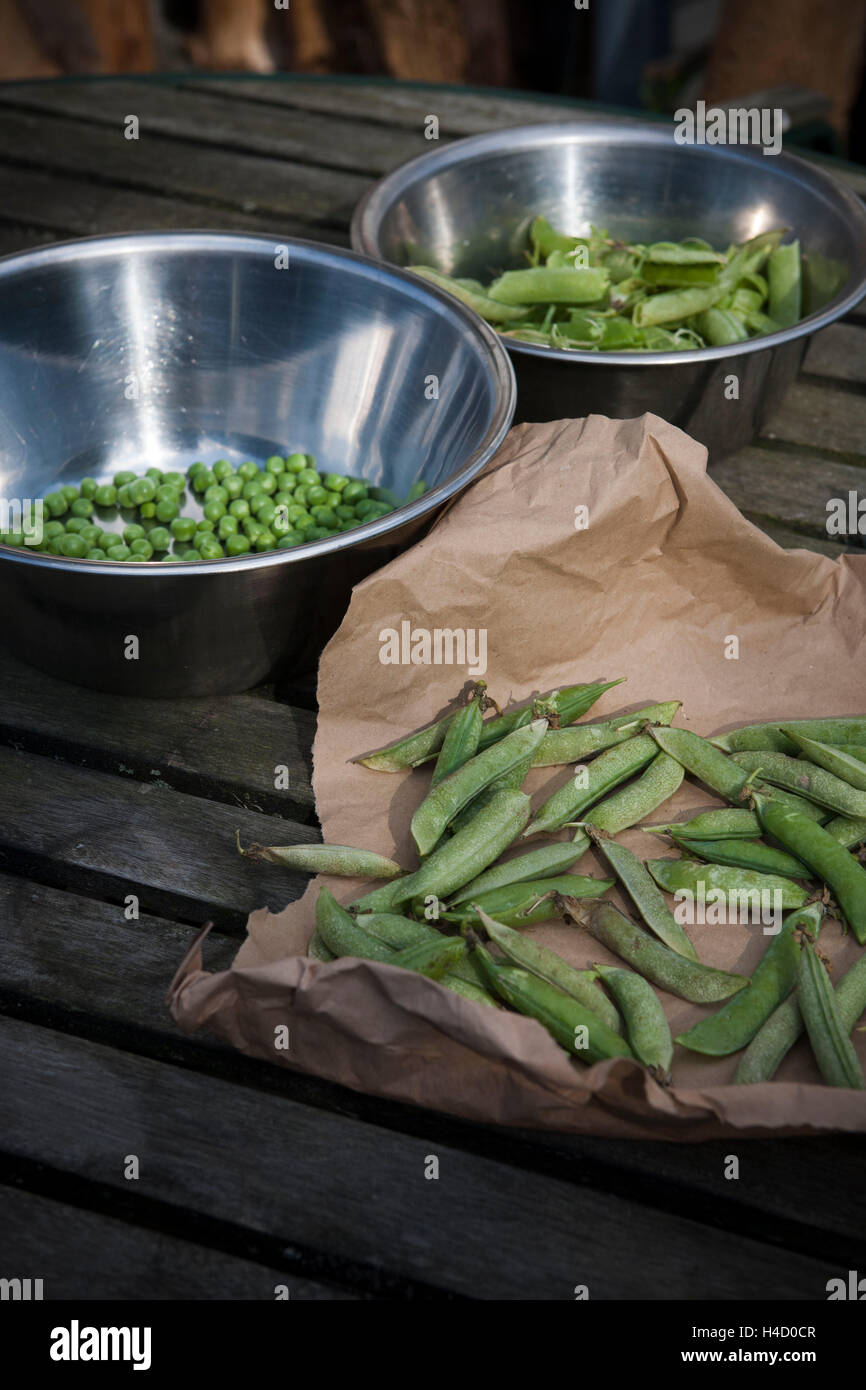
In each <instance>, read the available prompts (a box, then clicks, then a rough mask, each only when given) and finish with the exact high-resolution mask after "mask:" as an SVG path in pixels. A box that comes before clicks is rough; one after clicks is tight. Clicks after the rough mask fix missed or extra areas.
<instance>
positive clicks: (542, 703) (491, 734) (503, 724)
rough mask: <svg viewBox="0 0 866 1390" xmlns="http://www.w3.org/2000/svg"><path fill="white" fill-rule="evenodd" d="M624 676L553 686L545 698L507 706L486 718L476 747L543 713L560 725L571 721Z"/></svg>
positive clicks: (494, 740) (496, 739) (527, 722)
mask: <svg viewBox="0 0 866 1390" xmlns="http://www.w3.org/2000/svg"><path fill="white" fill-rule="evenodd" d="M624 679H625V677H624V676H620V677H619V679H618V680H615V681H592V682H591V683H590V684H589V685H569V686H566V687H565V688H564V689H562V690H554V691H553V692H552V693H551V694H550V695H547V696H545V697H544V699H538V700H533V701H531V702H530V703H529V704H528V705H524V706H523V708H522V709H516V710H509V711H508V713H507V714H500V715H498V716H497V717H496V718H495V719H488V720H487V721H486V722H485V724H484V725H483V727H482V730H481V737H480V739H479V740H478V751H479V753H481V752H483V751H484V749H485V748H489V747H490V744H491V743H497V742H498V741H499V739H502V738H504V737H505V735H506V734H510V733H513V732H514V730H515V729H521V728H523V726H524V725H525V724H531V722H532V720H533V719H536V718H537V717H538V715H545V716H546V717H547V718H548V719H550V720H555V721H556V722H557V723H558V724H559V725H562V726H564V725H566V724H573V723H574V721H575V719H579V718H580V717H581V715H582V714H586V712H587V710H590V709H591V708H592V706H593V705H594V704H595V703H596V701H597V700H599V699H600V698H601V696H602V695H603V694H604V692H605V691H606V690H612V689H613V687H614V686H615V685H622V683H623V680H624Z"/></svg>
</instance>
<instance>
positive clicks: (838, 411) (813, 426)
mask: <svg viewBox="0 0 866 1390" xmlns="http://www.w3.org/2000/svg"><path fill="white" fill-rule="evenodd" d="M761 438H762V439H781V440H784V441H785V443H787V444H796V445H797V446H799V447H800V448H802V447H803V446H804V445H805V446H807V447H809V448H814V449H818V450H832V451H833V452H834V453H837V454H842V455H843V457H845V458H846V459H847V460H848V462H850V463H866V394H864V395H859V394H856V393H855V392H853V391H841V390H838V389H834V388H833V387H831V386H823V385H822V386H818V385H816V384H815V383H813V382H810V381H797V382H795V383H794V385H793V386H792V387H791V389H790V391H789V392H788V394H787V395H786V397H785V399H784V401H783V402H782V405H781V406H780V408H779V410H778V411H777V412H776V414H775V415H774V416H773V417H772V419H770V420H769V421H768V422H767V424H766V425H765V427H764V429H763V430H762V431H761Z"/></svg>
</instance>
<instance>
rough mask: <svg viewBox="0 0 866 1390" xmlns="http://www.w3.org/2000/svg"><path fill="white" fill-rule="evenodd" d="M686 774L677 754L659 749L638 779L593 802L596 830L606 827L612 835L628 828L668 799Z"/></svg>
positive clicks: (593, 818)
mask: <svg viewBox="0 0 866 1390" xmlns="http://www.w3.org/2000/svg"><path fill="white" fill-rule="evenodd" d="M684 776H685V771H684V769H683V767H682V765H681V764H680V763H678V762H677V760H676V758H671V757H670V756H669V755H668V754H667V753H656V755H655V757H654V758H653V760H652V762H651V763H650V765H649V767H648V768H647V770H646V772H644V773H642V774H641V776H640V777H638V778H637V780H636V781H634V782H630V783H629V785H628V786H627V787H623V788H622V789H621V790H620V791H617V792H614V793H613V794H612V795H611V796H607V797H605V799H604V801H600V802H599V803H598V805H597V806H593V808H592V823H593V825H594V826H595V828H596V830H605V831H607V833H608V834H609V835H617V834H618V833H619V832H620V831H621V830H627V829H628V827H629V826H631V825H636V824H637V822H638V821H640V820H643V818H644V816H648V815H649V814H650V812H652V811H655V810H656V808H657V807H659V806H661V805H662V804H663V803H664V802H665V801H668V800H669V799H670V798H671V797H672V796H673V794H674V792H675V791H677V789H678V788H679V786H680V784H681V783H682V780H683V777H684Z"/></svg>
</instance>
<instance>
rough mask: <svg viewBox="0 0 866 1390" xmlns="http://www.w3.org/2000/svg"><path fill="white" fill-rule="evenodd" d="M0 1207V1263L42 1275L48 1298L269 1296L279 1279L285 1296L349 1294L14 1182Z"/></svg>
mask: <svg viewBox="0 0 866 1390" xmlns="http://www.w3.org/2000/svg"><path fill="white" fill-rule="evenodd" d="M0 1207H2V1211H3V1236H2V1261H3V1269H4V1271H12V1270H16V1271H21V1274H20V1275H19V1276H18V1277H24V1278H27V1277H28V1274H29V1276H30V1277H31V1278H40V1279H42V1280H43V1298H44V1299H45V1301H46V1302H53V1301H54V1300H57V1299H76V1300H77V1299H96V1298H99V1299H103V1298H104V1299H125V1300H132V1301H135V1302H140V1301H142V1300H150V1299H157V1300H160V1301H162V1300H166V1299H172V1300H173V1299H177V1300H179V1301H182V1302H187V1301H189V1300H191V1299H207V1300H212V1299H221V1300H228V1299H230V1300H232V1301H233V1302H236V1301H237V1302H239V1301H242V1300H243V1301H246V1300H253V1299H255V1300H256V1301H267V1302H273V1301H274V1299H275V1290H276V1289H277V1288H278V1287H279V1286H283V1287H286V1288H287V1289H288V1293H289V1299H290V1301H294V1300H300V1301H301V1302H309V1301H311V1300H314V1301H329V1302H330V1301H345V1300H349V1299H351V1298H352V1297H353V1296H352V1294H350V1293H347V1292H345V1290H341V1289H338V1288H335V1287H334V1286H328V1285H325V1284H319V1283H316V1282H314V1281H313V1280H310V1279H301V1278H298V1277H297V1276H296V1275H295V1274H288V1273H287V1272H286V1270H280V1269H274V1268H270V1267H269V1266H267V1265H265V1264H257V1263H255V1262H254V1261H253V1260H245V1259H239V1258H237V1257H235V1256H232V1255H227V1254H225V1253H224V1252H223V1251H221V1250H213V1249H209V1248H208V1247H207V1246H204V1245H194V1244H192V1243H191V1242H190V1241H186V1240H178V1239H177V1238H176V1237H174V1236H171V1235H167V1234H165V1233H164V1232H162V1231H148V1230H144V1229H142V1228H141V1227H137V1226H130V1225H127V1223H126V1222H124V1221H119V1220H117V1219H116V1218H115V1217H108V1216H103V1215H100V1214H99V1213H97V1212H93V1211H85V1210H82V1209H81V1208H78V1207H73V1206H68V1205H65V1204H64V1203H61V1202H57V1201H52V1200H51V1199H50V1198H47V1197H42V1196H35V1195H33V1194H32V1193H28V1192H20V1191H17V1190H16V1189H15V1188H11V1187H0ZM35 1271H38V1274H37V1273H35ZM7 1277H9V1275H7Z"/></svg>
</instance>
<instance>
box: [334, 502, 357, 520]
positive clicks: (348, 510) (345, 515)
mask: <svg viewBox="0 0 866 1390" xmlns="http://www.w3.org/2000/svg"><path fill="white" fill-rule="evenodd" d="M334 513H335V515H336V517H337V520H338V521H354V520H355V508H354V507H349V506H347V504H346V503H345V502H340V503H338V504H337V506H336V507H335V508H334Z"/></svg>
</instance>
